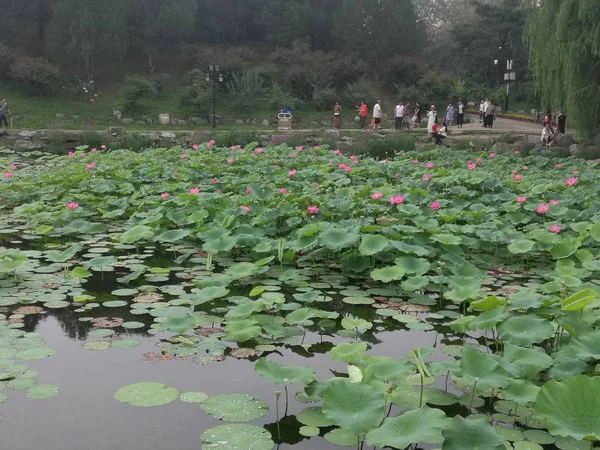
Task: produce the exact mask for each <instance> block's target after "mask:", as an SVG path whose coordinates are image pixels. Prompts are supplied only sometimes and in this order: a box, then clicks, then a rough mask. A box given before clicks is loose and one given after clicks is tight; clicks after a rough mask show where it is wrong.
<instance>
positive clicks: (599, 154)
mask: <svg viewBox="0 0 600 450" xmlns="http://www.w3.org/2000/svg"><path fill="white" fill-rule="evenodd" d="M569 154H570V155H571V157H573V158H584V159H598V158H600V146H594V145H583V144H572V145H571V146H570V147H569Z"/></svg>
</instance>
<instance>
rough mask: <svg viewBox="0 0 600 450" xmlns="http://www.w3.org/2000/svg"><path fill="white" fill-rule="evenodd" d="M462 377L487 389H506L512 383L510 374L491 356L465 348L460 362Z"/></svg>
mask: <svg viewBox="0 0 600 450" xmlns="http://www.w3.org/2000/svg"><path fill="white" fill-rule="evenodd" d="M460 370H461V376H462V377H465V378H468V379H469V380H471V382H473V383H475V382H476V383H478V385H479V384H483V385H484V386H486V387H494V388H498V387H499V388H504V387H506V386H508V384H509V383H510V377H509V376H508V374H507V373H506V372H505V371H504V370H503V369H502V368H500V367H499V363H498V362H497V361H496V360H495V359H494V358H492V357H491V356H490V355H487V354H485V353H482V352H480V351H479V350H476V349H474V348H465V349H464V350H463V352H462V357H461V360H460Z"/></svg>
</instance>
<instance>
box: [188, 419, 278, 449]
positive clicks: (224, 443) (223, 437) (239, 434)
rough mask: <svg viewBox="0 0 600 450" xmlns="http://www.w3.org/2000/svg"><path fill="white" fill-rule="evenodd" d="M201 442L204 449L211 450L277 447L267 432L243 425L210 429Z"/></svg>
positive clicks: (202, 436)
mask: <svg viewBox="0 0 600 450" xmlns="http://www.w3.org/2000/svg"><path fill="white" fill-rule="evenodd" d="M200 440H201V441H202V448H204V449H211V450H273V447H275V442H273V440H272V439H271V435H270V434H269V432H268V431H267V430H265V429H264V428H262V427H257V426H256V425H247V424H243V423H233V424H228V425H219V426H217V427H214V428H209V429H208V430H206V431H205V432H204V433H202V435H201V436H200Z"/></svg>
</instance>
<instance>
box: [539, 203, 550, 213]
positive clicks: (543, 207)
mask: <svg viewBox="0 0 600 450" xmlns="http://www.w3.org/2000/svg"><path fill="white" fill-rule="evenodd" d="M548 211H550V206H548V205H546V204H545V203H542V204H541V205H539V206H538V207H537V213H538V214H546V213H547V212H548Z"/></svg>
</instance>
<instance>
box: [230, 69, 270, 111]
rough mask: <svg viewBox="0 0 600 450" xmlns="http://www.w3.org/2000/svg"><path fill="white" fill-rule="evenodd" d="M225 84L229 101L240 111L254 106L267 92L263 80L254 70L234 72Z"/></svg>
mask: <svg viewBox="0 0 600 450" xmlns="http://www.w3.org/2000/svg"><path fill="white" fill-rule="evenodd" d="M226 86H227V91H228V93H229V97H230V101H231V103H232V104H233V106H235V107H236V109H238V110H240V111H249V110H251V109H253V108H256V106H257V105H260V104H262V102H263V101H264V99H265V95H266V93H267V87H266V85H265V80H264V79H263V78H262V77H261V76H260V74H259V73H258V72H256V71H255V70H247V71H244V72H234V73H233V74H232V75H231V80H230V81H228V82H227V83H226Z"/></svg>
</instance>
